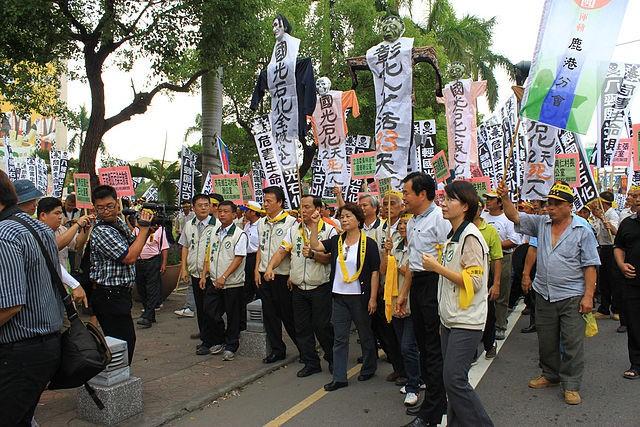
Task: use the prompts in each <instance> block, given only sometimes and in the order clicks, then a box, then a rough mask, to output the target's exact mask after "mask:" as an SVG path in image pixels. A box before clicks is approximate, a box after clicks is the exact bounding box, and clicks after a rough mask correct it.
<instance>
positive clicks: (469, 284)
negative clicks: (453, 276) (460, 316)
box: [458, 265, 484, 310]
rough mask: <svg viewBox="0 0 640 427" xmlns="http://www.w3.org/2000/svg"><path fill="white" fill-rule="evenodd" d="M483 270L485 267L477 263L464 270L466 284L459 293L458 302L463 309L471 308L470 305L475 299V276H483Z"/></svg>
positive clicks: (463, 280) (463, 278)
mask: <svg viewBox="0 0 640 427" xmlns="http://www.w3.org/2000/svg"><path fill="white" fill-rule="evenodd" d="M483 272H484V270H483V268H482V267H480V266H477V265H472V266H470V267H467V268H465V269H464V270H462V282H463V283H464V286H463V287H462V288H461V289H460V292H459V294H458V304H459V305H460V308H461V309H463V310H466V309H467V308H469V305H471V301H473V296H474V294H475V292H474V291H473V277H474V276H482V273H483Z"/></svg>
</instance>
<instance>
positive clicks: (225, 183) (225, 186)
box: [211, 174, 243, 205]
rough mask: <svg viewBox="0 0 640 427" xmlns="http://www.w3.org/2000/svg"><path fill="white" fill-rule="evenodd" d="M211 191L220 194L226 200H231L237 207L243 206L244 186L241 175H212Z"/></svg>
mask: <svg viewBox="0 0 640 427" xmlns="http://www.w3.org/2000/svg"><path fill="white" fill-rule="evenodd" d="M211 189H212V191H213V192H214V193H218V194H220V195H221V196H222V197H224V199H225V200H231V201H232V202H233V203H235V204H236V205H241V204H242V203H243V201H242V184H241V183H240V175H238V174H230V175H211Z"/></svg>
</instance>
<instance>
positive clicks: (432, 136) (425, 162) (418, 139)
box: [407, 120, 436, 177]
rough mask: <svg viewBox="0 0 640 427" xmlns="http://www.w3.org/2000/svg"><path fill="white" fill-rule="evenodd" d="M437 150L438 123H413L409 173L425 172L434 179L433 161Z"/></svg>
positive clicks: (421, 121)
mask: <svg viewBox="0 0 640 427" xmlns="http://www.w3.org/2000/svg"><path fill="white" fill-rule="evenodd" d="M435 150H436V121H435V120H417V121H415V122H413V141H412V144H411V149H410V150H409V166H408V168H407V172H408V173H410V172H416V171H417V172H424V173H426V174H427V175H429V176H431V177H433V176H434V175H433V166H432V165H431V159H433V155H434V154H435Z"/></svg>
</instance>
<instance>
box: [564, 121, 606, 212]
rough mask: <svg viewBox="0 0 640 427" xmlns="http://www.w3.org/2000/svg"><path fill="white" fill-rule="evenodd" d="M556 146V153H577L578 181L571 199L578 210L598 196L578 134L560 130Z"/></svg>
mask: <svg viewBox="0 0 640 427" xmlns="http://www.w3.org/2000/svg"><path fill="white" fill-rule="evenodd" d="M556 148H557V149H556V153H557V154H564V153H578V156H579V168H580V182H579V183H578V185H577V186H576V187H575V189H574V192H575V194H576V196H577V197H576V198H575V199H574V201H573V206H574V208H575V209H576V210H580V209H581V208H582V207H583V206H584V205H586V204H587V203H589V202H590V201H592V200H593V199H595V198H596V197H598V196H599V194H598V188H597V187H596V182H595V180H594V179H593V174H592V173H591V169H590V168H589V162H588V161H587V155H586V153H585V151H584V148H583V146H582V142H581V141H580V137H579V135H577V134H575V133H573V132H560V137H559V139H558V144H557V146H556Z"/></svg>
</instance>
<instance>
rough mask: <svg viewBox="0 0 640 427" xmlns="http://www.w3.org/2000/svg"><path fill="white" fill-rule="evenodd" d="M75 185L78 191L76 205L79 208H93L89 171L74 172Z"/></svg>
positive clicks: (75, 189)
mask: <svg viewBox="0 0 640 427" xmlns="http://www.w3.org/2000/svg"><path fill="white" fill-rule="evenodd" d="M73 187H74V191H75V193H76V207H77V208H78V209H93V204H92V203H91V177H90V176H89V174H88V173H74V174H73Z"/></svg>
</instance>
